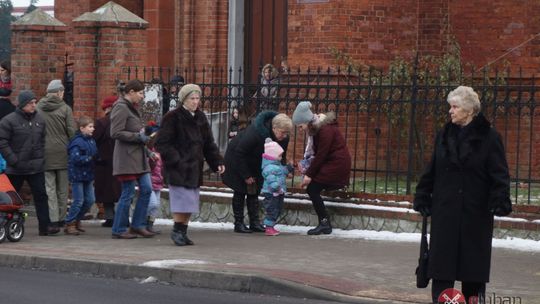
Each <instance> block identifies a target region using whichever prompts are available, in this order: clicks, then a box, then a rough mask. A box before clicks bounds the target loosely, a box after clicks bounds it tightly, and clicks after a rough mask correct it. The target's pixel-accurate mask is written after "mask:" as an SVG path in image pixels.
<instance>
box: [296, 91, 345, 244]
mask: <svg viewBox="0 0 540 304" xmlns="http://www.w3.org/2000/svg"><path fill="white" fill-rule="evenodd" d="M293 123H294V124H295V125H297V126H298V127H299V128H300V129H302V130H304V131H305V132H306V133H307V135H308V140H307V144H306V150H305V153H304V159H303V160H302V161H301V162H300V168H299V169H300V170H301V172H302V174H303V175H304V177H303V179H302V184H301V186H302V187H307V189H306V191H307V193H308V195H309V198H310V199H311V203H312V204H313V207H314V208H315V212H316V213H317V217H318V219H319V225H318V226H317V227H315V228H313V229H310V230H308V234H309V235H319V234H321V233H324V234H330V233H332V225H331V223H330V218H329V217H328V213H327V211H326V207H325V206H324V201H323V199H322V197H321V192H322V190H337V189H339V188H343V187H345V186H347V185H348V184H349V178H350V175H351V154H350V153H349V150H348V149H347V143H346V141H345V138H344V137H343V135H342V134H341V132H340V131H339V128H338V123H337V121H336V115H335V114H334V112H330V113H327V114H319V115H315V114H313V112H311V103H310V102H309V101H302V102H300V103H299V104H298V106H296V109H295V110H294V113H293Z"/></svg>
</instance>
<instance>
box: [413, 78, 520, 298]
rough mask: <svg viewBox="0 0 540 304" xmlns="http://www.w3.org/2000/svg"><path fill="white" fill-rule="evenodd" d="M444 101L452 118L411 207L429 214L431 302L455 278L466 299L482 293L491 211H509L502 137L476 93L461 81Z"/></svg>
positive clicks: (440, 136)
mask: <svg viewBox="0 0 540 304" xmlns="http://www.w3.org/2000/svg"><path fill="white" fill-rule="evenodd" d="M447 100H448V103H449V104H450V111H449V113H450V116H451V122H448V123H447V124H446V125H445V126H444V129H443V130H442V131H441V132H440V133H439V134H438V135H437V139H436V142H435V149H434V152H433V156H432V160H431V162H430V164H429V166H428V167H427V170H426V172H425V173H424V174H423V176H422V177H421V179H420V181H419V183H418V185H417V187H416V194H415V198H414V210H416V211H419V212H420V213H421V214H422V215H423V216H429V215H431V235H430V242H429V243H430V252H429V264H428V275H429V277H430V278H432V279H433V283H432V297H433V301H434V303H437V298H438V297H439V295H440V294H441V292H442V291H444V290H445V289H447V288H452V287H453V286H454V281H456V280H457V281H461V282H462V291H463V294H464V295H465V297H466V298H467V303H468V301H469V298H471V297H479V299H480V298H482V297H484V295H485V287H486V282H489V272H490V262H491V239H492V235H493V215H498V216H504V215H508V214H509V213H510V212H511V211H512V206H511V202H510V188H509V187H510V176H509V173H508V165H507V163H506V157H505V152H504V147H503V144H502V141H501V137H500V135H499V133H497V131H495V129H493V128H492V127H491V124H490V123H489V122H488V121H487V120H486V118H485V117H484V116H483V115H482V113H480V101H479V99H478V95H477V94H476V93H475V92H474V91H473V89H472V88H470V87H465V86H460V87H458V88H457V89H455V90H454V91H452V92H450V94H448V98H447ZM478 303H484V302H478Z"/></svg>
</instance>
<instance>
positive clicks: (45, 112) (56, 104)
mask: <svg viewBox="0 0 540 304" xmlns="http://www.w3.org/2000/svg"><path fill="white" fill-rule="evenodd" d="M37 112H38V113H39V115H41V116H42V117H43V119H45V124H46V126H47V137H46V138H45V170H63V169H67V166H68V164H67V163H68V155H67V150H66V147H67V145H68V143H69V140H70V139H71V138H72V137H73V136H74V135H75V131H76V128H75V122H74V121H73V112H72V110H71V108H70V107H69V106H68V105H67V104H66V103H65V102H64V101H63V100H62V99H61V98H60V97H58V96H56V95H47V96H45V97H43V98H42V99H41V100H40V101H39V102H38V104H37Z"/></svg>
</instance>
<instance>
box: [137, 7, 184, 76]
mask: <svg viewBox="0 0 540 304" xmlns="http://www.w3.org/2000/svg"><path fill="white" fill-rule="evenodd" d="M174 13H175V1H174V0H154V1H145V2H144V20H146V21H148V22H149V23H150V24H149V27H148V30H147V31H146V32H147V35H148V36H147V37H148V39H147V47H146V50H147V62H146V66H153V67H173V66H175V64H174V63H175V60H174V45H175V44H174V37H175V35H174V33H175V20H176V18H175V14H174Z"/></svg>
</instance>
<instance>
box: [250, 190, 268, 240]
mask: <svg viewBox="0 0 540 304" xmlns="http://www.w3.org/2000/svg"><path fill="white" fill-rule="evenodd" d="M247 208H248V215H249V230H251V231H253V232H264V231H265V229H264V226H263V225H261V220H260V219H259V211H260V207H259V198H258V196H248V202H247Z"/></svg>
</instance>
